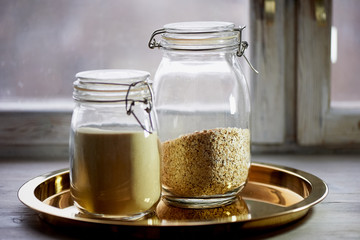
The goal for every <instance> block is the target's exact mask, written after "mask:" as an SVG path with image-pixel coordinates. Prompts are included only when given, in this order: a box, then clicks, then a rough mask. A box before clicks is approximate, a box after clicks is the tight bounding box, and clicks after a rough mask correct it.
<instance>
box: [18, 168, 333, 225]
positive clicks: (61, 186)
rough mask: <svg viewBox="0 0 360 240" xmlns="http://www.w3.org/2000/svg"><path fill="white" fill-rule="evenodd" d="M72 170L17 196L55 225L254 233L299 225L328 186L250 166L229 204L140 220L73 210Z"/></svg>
mask: <svg viewBox="0 0 360 240" xmlns="http://www.w3.org/2000/svg"><path fill="white" fill-rule="evenodd" d="M69 186H70V182H69V171H68V170H67V169H63V170H58V171H54V172H50V173H47V174H44V175H41V176H38V177H36V178H34V179H32V180H30V181H28V182H26V183H25V184H24V185H23V186H22V187H21V188H20V189H19V191H18V197H19V199H20V201H21V202H23V203H24V204H25V205H26V206H28V207H30V208H32V209H33V210H35V211H37V212H38V213H39V214H40V216H41V217H42V218H43V219H44V220H46V221H48V222H50V223H52V224H55V225H64V224H65V225H71V226H73V225H74V224H78V225H83V226H84V225H85V226H100V225H101V226H106V227H109V226H110V227H111V229H114V228H117V227H120V228H129V227H130V228H142V229H143V230H144V228H146V229H151V228H157V229H159V228H160V229H163V228H181V227H185V228H191V227H203V226H207V227H209V226H210V227H217V228H219V227H220V228H226V229H229V228H236V229H254V228H267V227H276V226H280V225H284V224H286V223H289V222H292V221H295V220H297V219H299V218H301V217H303V216H304V215H306V213H307V212H308V211H309V209H310V208H311V207H312V206H314V205H315V204H317V203H319V202H320V201H322V200H323V199H324V198H325V197H326V195H327V193H328V187H327V185H326V184H325V183H324V182H323V181H322V180H321V179H319V178H318V177H316V176H314V175H312V174H309V173H306V172H303V171H300V170H296V169H293V168H288V167H283V166H276V165H270V164H261V163H252V165H251V169H250V175H249V181H248V183H247V185H246V187H245V188H244V189H243V191H242V192H241V194H240V196H239V197H238V199H237V200H236V201H235V202H234V203H233V204H231V205H227V206H223V207H220V208H212V209H182V208H176V207H171V206H168V205H166V204H165V203H164V202H162V201H160V202H159V204H158V206H157V208H156V212H155V213H154V214H153V215H152V216H151V217H149V218H146V219H142V220H139V221H119V220H108V219H95V218H88V217H86V216H84V215H82V214H81V213H79V211H78V210H77V208H75V207H74V205H73V201H72V199H71V197H70V193H69Z"/></svg>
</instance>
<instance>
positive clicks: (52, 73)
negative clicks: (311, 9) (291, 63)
mask: <svg viewBox="0 0 360 240" xmlns="http://www.w3.org/2000/svg"><path fill="white" fill-rule="evenodd" d="M359 10H360V1H358V0H345V1H344V0H334V1H333V28H332V33H333V34H332V53H331V61H332V71H331V74H332V84H331V86H332V88H331V96H332V100H333V103H335V102H338V103H339V102H345V103H346V104H350V105H351V104H356V103H357V104H358V102H359V101H360V79H359V77H358V75H357V68H358V65H359V62H360V32H359V31H358V29H359V28H358V23H359V22H360V11H359ZM249 11H250V10H249V0H226V1H224V0H197V1H192V0H182V1H174V0H173V1H171V0H157V1H147V0H136V1H118V0H107V1H100V0H91V1H88V0H76V1H74V0H62V1H55V0H32V1H28V0H1V1H0V106H1V107H0V108H11V107H14V108H16V106H17V104H16V103H21V104H23V103H31V102H32V103H34V104H41V103H42V102H44V101H45V100H46V102H47V103H48V102H49V101H51V102H53V103H54V104H55V103H59V102H64V101H65V102H71V101H72V100H71V95H72V82H73V81H74V75H75V74H76V73H77V72H79V71H83V70H90V69H101V68H135V69H142V70H146V71H149V72H150V73H151V74H152V75H154V73H155V71H156V68H157V66H158V64H159V62H160V59H161V51H159V50H157V49H155V50H150V49H148V47H147V42H148V40H149V38H150V35H151V34H152V32H153V31H154V30H156V29H159V28H161V27H162V26H163V25H164V24H166V23H170V22H177V21H195V20H219V21H231V22H234V23H235V24H237V25H249ZM243 36H244V39H245V40H247V41H250V44H251V40H250V39H249V36H250V31H249V29H245V31H244V35H243ZM248 56H250V54H248ZM246 68H247V67H246ZM319 71H321V69H319ZM66 104H68V103H66ZM346 104H345V105H346ZM343 105H344V104H343Z"/></svg>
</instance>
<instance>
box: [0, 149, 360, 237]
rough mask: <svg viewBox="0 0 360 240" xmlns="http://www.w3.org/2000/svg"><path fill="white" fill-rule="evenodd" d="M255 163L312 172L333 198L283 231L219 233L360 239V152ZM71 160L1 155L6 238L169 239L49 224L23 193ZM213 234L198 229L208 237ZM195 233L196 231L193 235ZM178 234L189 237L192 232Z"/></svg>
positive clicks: (0, 222)
mask: <svg viewBox="0 0 360 240" xmlns="http://www.w3.org/2000/svg"><path fill="white" fill-rule="evenodd" d="M253 161H256V162H264V163H273V164H278V165H283V166H288V167H292V168H297V169H300V170H303V171H307V172H309V173H312V174H314V175H316V176H318V177H320V178H321V179H323V180H324V181H325V182H326V183H327V184H328V186H329V195H328V196H327V198H326V199H325V200H324V201H323V202H321V203H319V204H318V205H316V206H315V207H313V208H312V209H311V210H310V211H309V213H308V214H307V215H306V216H305V217H304V218H303V219H301V220H299V221H297V222H294V223H292V224H290V225H287V226H283V227H281V228H277V229H269V230H264V231H256V232H241V231H239V230H236V231H233V232H231V231H230V230H229V232H220V233H217V234H219V236H227V237H229V238H232V239H239V238H241V237H245V238H246V239H262V238H270V239H271V238H273V239H360V184H359V180H358V177H359V170H360V156H359V155H271V156H265V155H258V156H253ZM67 166H68V162H67V160H48V159H44V160H39V159H36V160H31V159H22V160H14V159H0V176H1V181H0V192H1V198H0V239H54V238H55V239H59V238H60V239H74V238H79V237H84V238H89V237H94V236H103V237H107V238H122V237H124V236H127V237H128V236H129V235H130V236H134V235H135V236H136V237H144V236H145V237H153V238H158V237H169V236H168V235H169V234H170V235H171V233H172V229H170V228H169V229H167V231H166V234H165V235H164V234H160V235H150V236H149V233H146V232H141V233H137V232H125V231H124V232H122V231H120V232H112V231H110V230H107V231H105V230H102V231H92V230H91V229H78V228H75V227H74V228H69V229H68V228H66V229H63V228H59V227H55V226H52V225H50V224H48V223H46V222H43V221H42V220H41V219H39V217H38V216H37V214H36V213H35V212H34V211H32V210H31V209H29V208H27V207H26V206H24V205H23V204H22V203H21V202H20V201H19V200H18V198H17V191H18V189H19V188H20V187H21V185H22V184H23V183H25V182H26V181H27V180H29V179H31V178H33V177H35V176H38V175H41V174H43V173H47V172H50V171H53V170H57V169H61V168H66V167H67ZM208 233H209V232H208V231H206V232H201V231H197V232H196V235H198V236H205V235H207V234H208ZM192 236H193V235H192ZM176 237H179V238H182V239H184V238H187V237H191V236H188V233H186V232H184V233H181V232H180V233H177V234H176Z"/></svg>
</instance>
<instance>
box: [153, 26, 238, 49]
mask: <svg viewBox="0 0 360 240" xmlns="http://www.w3.org/2000/svg"><path fill="white" fill-rule="evenodd" d="M241 30H242V29H241ZM241 30H240V29H236V28H235V24H233V23H230V22H214V21H208V22H178V23H169V24H166V25H165V26H164V28H163V29H160V30H157V31H155V32H154V34H155V35H157V34H161V40H160V42H159V43H157V42H156V40H155V38H154V37H155V35H154V34H153V36H152V39H150V42H149V47H150V48H153V47H162V48H164V49H172V50H195V51H197V50H216V49H224V48H232V49H237V48H239V46H240V42H241V41H240V40H239V39H241ZM151 44H153V45H154V46H151Z"/></svg>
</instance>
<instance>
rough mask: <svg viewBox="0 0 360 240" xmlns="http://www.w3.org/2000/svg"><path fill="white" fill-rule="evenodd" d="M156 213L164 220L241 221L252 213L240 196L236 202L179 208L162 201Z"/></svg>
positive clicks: (248, 217)
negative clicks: (216, 205)
mask: <svg viewBox="0 0 360 240" xmlns="http://www.w3.org/2000/svg"><path fill="white" fill-rule="evenodd" d="M156 214H157V216H158V218H159V219H160V220H164V221H217V222H222V221H240V220H246V219H250V218H251V215H250V212H249V208H248V206H247V204H246V202H245V201H244V200H243V199H242V198H241V197H240V196H239V197H238V198H237V199H236V200H235V202H233V203H232V204H229V205H225V206H221V207H217V208H206V209H192V208H179V207H174V206H171V205H168V204H166V203H165V202H164V201H160V203H159V204H158V206H157V208H156Z"/></svg>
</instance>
